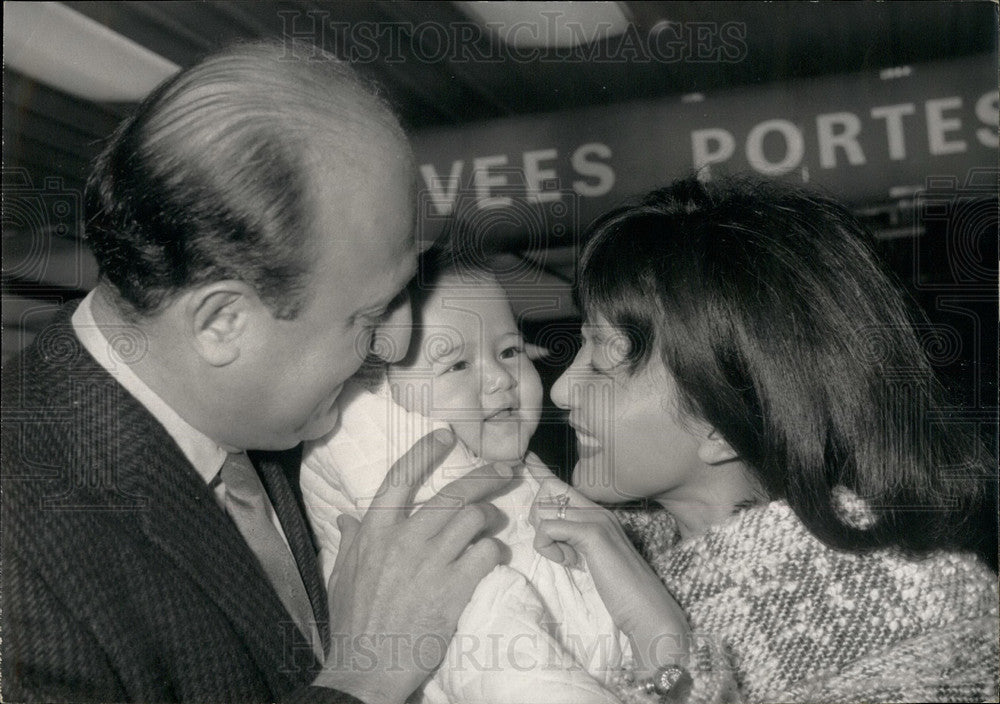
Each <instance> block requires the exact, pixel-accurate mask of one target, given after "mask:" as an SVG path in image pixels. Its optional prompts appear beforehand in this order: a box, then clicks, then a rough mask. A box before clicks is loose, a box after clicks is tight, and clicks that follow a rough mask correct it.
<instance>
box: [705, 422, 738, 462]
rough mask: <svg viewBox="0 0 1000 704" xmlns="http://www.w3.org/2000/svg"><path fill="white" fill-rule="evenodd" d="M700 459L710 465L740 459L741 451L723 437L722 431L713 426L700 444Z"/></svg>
mask: <svg viewBox="0 0 1000 704" xmlns="http://www.w3.org/2000/svg"><path fill="white" fill-rule="evenodd" d="M698 459H700V460H701V461H702V462H704V463H705V464H708V465H715V464H722V463H724V462H732V461H733V460H736V459H739V453H738V452H736V450H734V449H733V448H732V446H731V445H730V444H729V442H728V441H727V440H726V439H725V438H724V437H722V433H720V432H719V431H718V430H716V429H715V428H712V429H710V430H709V432H708V434H707V435H705V436H704V437H703V438H702V441H701V444H700V445H699V446H698Z"/></svg>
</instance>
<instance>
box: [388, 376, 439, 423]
mask: <svg viewBox="0 0 1000 704" xmlns="http://www.w3.org/2000/svg"><path fill="white" fill-rule="evenodd" d="M391 389H392V399H393V401H395V402H396V403H398V404H399V405H400V406H402V407H403V408H405V409H406V410H407V411H410V412H411V413H419V414H421V415H423V416H427V415H429V411H430V410H431V409H432V408H433V400H432V399H433V387H432V384H431V382H430V380H429V379H399V380H396V381H393V382H392V384H391Z"/></svg>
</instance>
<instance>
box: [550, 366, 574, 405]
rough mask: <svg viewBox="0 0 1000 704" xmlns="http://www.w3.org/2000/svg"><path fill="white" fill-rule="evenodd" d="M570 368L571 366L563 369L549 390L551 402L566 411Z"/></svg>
mask: <svg viewBox="0 0 1000 704" xmlns="http://www.w3.org/2000/svg"><path fill="white" fill-rule="evenodd" d="M570 369H572V367H570V368H569V369H567V370H566V371H564V372H563V373H562V374H561V375H560V376H559V378H558V379H556V383H554V384H553V385H552V391H551V396H552V403H554V404H556V405H557V406H558V407H559V408H562V409H563V410H567V411H568V410H569V383H570V382H569V376H570Z"/></svg>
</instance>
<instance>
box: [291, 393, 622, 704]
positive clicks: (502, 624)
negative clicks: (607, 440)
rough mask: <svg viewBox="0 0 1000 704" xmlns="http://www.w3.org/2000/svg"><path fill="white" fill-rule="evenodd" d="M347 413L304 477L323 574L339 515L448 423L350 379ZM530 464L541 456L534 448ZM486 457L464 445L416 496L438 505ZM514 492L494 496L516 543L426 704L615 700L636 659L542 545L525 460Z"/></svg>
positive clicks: (359, 503)
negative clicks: (537, 546)
mask: <svg viewBox="0 0 1000 704" xmlns="http://www.w3.org/2000/svg"><path fill="white" fill-rule="evenodd" d="M338 403H339V405H340V420H339V421H338V425H337V427H336V428H335V429H334V430H333V431H332V432H331V433H330V434H329V435H327V436H326V437H324V438H321V439H320V440H316V441H314V442H312V443H307V445H306V448H305V453H304V455H303V462H302V474H301V485H302V494H303V498H304V500H305V504H306V513H307V514H308V516H309V520H310V521H311V523H312V526H313V528H314V530H315V532H316V536H317V539H318V541H319V544H320V566H321V568H322V570H323V575H324V578H326V579H328V578H329V575H330V572H331V571H332V570H333V564H334V561H335V559H336V555H337V549H338V546H339V544H340V531H339V530H338V528H337V523H336V520H337V516H338V515H340V514H341V513H346V514H348V515H350V516H354V517H356V518H360V517H361V516H362V515H363V514H364V512H365V510H367V508H368V506H369V504H370V502H371V499H372V497H373V496H374V494H375V493H376V491H377V490H378V488H379V486H380V485H381V483H382V480H383V479H384V477H385V474H386V472H387V471H388V469H389V467H391V466H392V464H393V463H394V462H395V461H396V460H397V459H398V458H399V457H401V456H402V455H403V454H404V453H405V452H406V451H407V450H408V449H410V447H412V445H413V444H414V443H415V442H416V441H417V440H418V439H420V438H421V437H423V436H424V435H426V434H427V433H429V432H431V431H433V430H435V429H437V428H446V427H448V426H447V424H445V423H442V422H438V421H431V420H429V419H427V418H425V417H423V416H421V415H419V414H417V413H412V412H409V411H406V410H405V409H404V408H403V407H402V406H400V405H398V404H397V403H395V402H394V401H393V400H392V397H391V394H390V393H389V389H388V386H387V385H386V384H383V385H382V386H381V387H380V388H379V389H378V390H377V391H375V392H371V391H368V390H366V389H364V388H362V387H361V386H360V385H358V384H356V383H354V382H348V384H347V385H345V388H344V391H343V392H342V394H341V397H340V400H339V402H338ZM525 461H526V462H539V460H538V459H537V458H536V457H534V455H531V454H530V453H529V455H528V457H527V458H526V460H525ZM483 464H485V463H484V462H483V461H482V460H481V459H479V458H477V457H475V456H474V455H473V454H472V453H471V452H470V451H469V450H468V449H467V448H466V447H465V446H464V445H463V444H462V443H461V442H457V443H456V446H455V448H454V450H453V451H452V452H451V454H450V455H449V456H448V458H447V459H446V460H445V461H444V463H443V464H442V465H441V466H440V467H438V469H437V470H436V471H435V472H434V473H433V474H432V475H431V477H430V478H429V480H428V481H427V482H426V483H425V484H424V486H423V487H421V489H420V490H419V492H418V494H417V502H418V503H422V502H425V501H427V500H428V499H429V498H430V497H431V496H433V495H434V494H435V493H436V492H438V491H439V490H440V489H441V488H443V487H444V486H445V485H446V484H448V483H449V482H451V481H452V480H454V479H457V478H458V477H460V476H463V475H464V474H466V473H468V472H469V471H470V470H472V469H473V468H475V467H478V466H482V465H483ZM515 471H516V472H517V473H518V476H517V478H516V479H515V480H514V482H512V486H511V488H510V489H509V490H507V491H505V492H504V493H503V495H501V496H498V497H495V498H493V499H491V500H492V502H493V503H494V505H496V506H497V508H499V509H500V510H501V511H502V512H503V513H504V514H505V516H506V518H507V524H506V526H504V527H503V528H502V529H501V530H500V531H499V532H498V533H497V534H496V537H497V538H499V539H500V540H501V541H503V542H504V543H505V544H506V545H507V546H509V548H510V561H509V563H508V564H505V565H500V566H498V567H496V568H495V569H494V570H493V571H492V572H491V573H490V574H489V575H487V576H486V578H485V579H483V580H482V582H481V583H480V584H479V586H478V587H477V589H476V591H475V592H474V594H473V596H472V600H471V601H470V603H469V605H468V606H467V607H466V609H465V611H464V612H463V613H462V616H461V618H460V619H459V622H458V630H457V632H456V634H455V638H454V639H453V640H452V643H451V645H450V647H449V650H448V652H447V654H446V656H445V660H444V663H443V664H442V666H441V668H440V669H439V670H438V671H437V673H436V674H435V675H434V676H433V677H432V678H431V679H430V680H429V681H428V682H427V684H426V685H425V686H424V688H423V690H422V693H421V696H420V697H418V698H417V700H418V701H421V702H425V703H427V704H445V703H448V702H463V703H466V702H467V703H472V702H482V703H484V704H485V703H491V704H493V703H495V704H532V703H534V702H538V703H539V704H541V703H542V702H544V703H545V704H560V703H563V702H564V703H566V704H587V703H591V702H593V703H604V702H609V703H610V702H616V701H618V700H617V698H616V697H615V694H614V692H615V690H616V688H615V684H614V682H615V680H616V678H617V677H618V675H619V673H620V669H621V667H622V666H623V664H624V663H625V660H626V658H629V657H630V649H629V645H628V640H627V638H626V637H625V636H624V635H623V634H621V632H620V631H619V630H618V629H617V628H616V627H615V625H614V622H613V620H612V618H611V616H610V614H608V612H607V609H605V607H604V604H603V602H602V601H601V598H600V595H599V594H598V593H597V590H596V588H595V587H594V582H593V579H592V578H591V576H590V574H589V573H588V572H587V571H586V570H585V569H569V568H566V567H563V566H561V565H558V564H556V563H554V562H552V561H550V560H548V559H546V558H544V557H542V556H541V555H539V554H538V553H537V552H536V551H535V550H534V548H533V547H532V541H533V539H534V529H533V528H532V526H531V525H530V523H529V522H528V511H529V510H530V508H531V504H532V502H533V501H534V499H535V494H536V493H537V491H538V482H537V480H535V478H534V477H532V476H531V475H530V474H529V473H528V472H527V471H526V470H525V469H524V468H523V467H520V468H518V469H517V470H515Z"/></svg>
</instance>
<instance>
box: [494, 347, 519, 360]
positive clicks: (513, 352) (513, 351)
mask: <svg viewBox="0 0 1000 704" xmlns="http://www.w3.org/2000/svg"><path fill="white" fill-rule="evenodd" d="M523 353H524V348H523V347H521V346H520V345H514V346H513V347H508V348H507V349H505V350H504V351H503V352H501V353H500V359H513V358H514V357H517V356H518V355H519V354H523Z"/></svg>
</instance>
